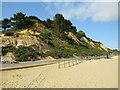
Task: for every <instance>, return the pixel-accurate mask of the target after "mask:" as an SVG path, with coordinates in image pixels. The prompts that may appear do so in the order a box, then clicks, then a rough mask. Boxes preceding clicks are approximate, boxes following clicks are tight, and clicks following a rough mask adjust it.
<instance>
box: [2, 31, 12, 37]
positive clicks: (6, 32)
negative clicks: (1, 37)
mask: <svg viewBox="0 0 120 90" xmlns="http://www.w3.org/2000/svg"><path fill="white" fill-rule="evenodd" d="M4 34H5V36H14V31H11V30H8V31H5V32H4Z"/></svg>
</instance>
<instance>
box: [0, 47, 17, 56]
mask: <svg viewBox="0 0 120 90" xmlns="http://www.w3.org/2000/svg"><path fill="white" fill-rule="evenodd" d="M14 51H15V47H13V46H2V55H3V56H4V55H6V54H7V53H8V52H14Z"/></svg>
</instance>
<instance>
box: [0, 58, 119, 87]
mask: <svg viewBox="0 0 120 90" xmlns="http://www.w3.org/2000/svg"><path fill="white" fill-rule="evenodd" d="M2 87H3V88H118V56H114V57H112V59H98V60H90V61H85V62H82V63H79V64H77V65H74V66H71V67H66V68H64V67H62V68H60V69H59V68H58V64H52V65H47V66H39V67H33V68H25V69H18V70H10V71H3V72H2Z"/></svg>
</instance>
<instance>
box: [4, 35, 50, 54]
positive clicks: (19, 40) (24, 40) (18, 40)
mask: <svg viewBox="0 0 120 90" xmlns="http://www.w3.org/2000/svg"><path fill="white" fill-rule="evenodd" d="M8 45H11V46H14V47H16V48H18V47H19V46H26V47H27V46H31V47H32V48H33V49H36V50H39V51H42V52H46V51H49V50H52V47H51V46H50V45H48V44H46V43H44V42H43V41H42V40H40V39H38V38H37V37H35V36H27V35H26V36H25V35H24V36H19V37H8V36H3V37H2V46H8Z"/></svg>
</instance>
